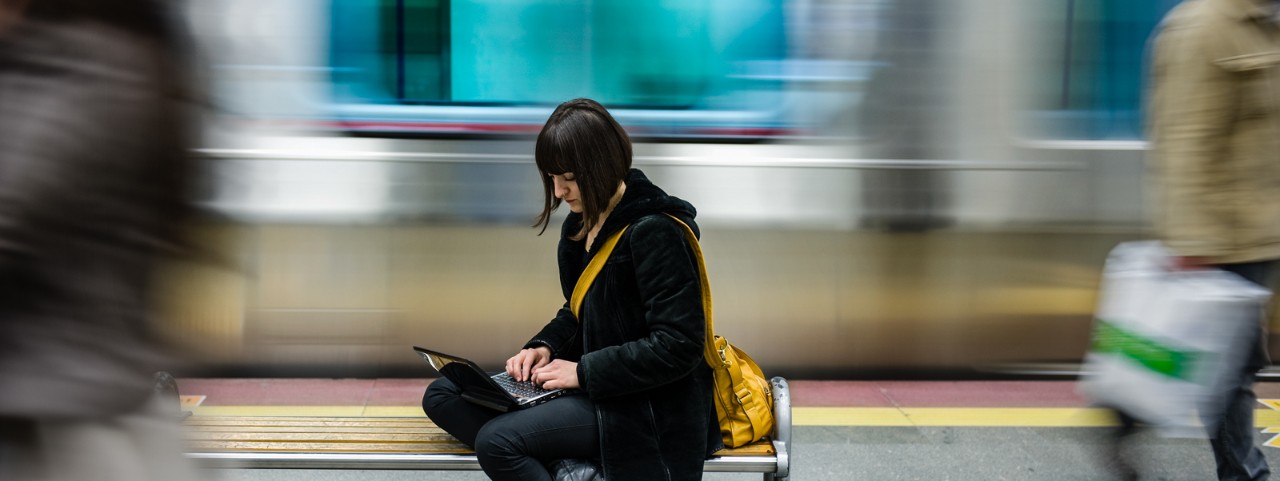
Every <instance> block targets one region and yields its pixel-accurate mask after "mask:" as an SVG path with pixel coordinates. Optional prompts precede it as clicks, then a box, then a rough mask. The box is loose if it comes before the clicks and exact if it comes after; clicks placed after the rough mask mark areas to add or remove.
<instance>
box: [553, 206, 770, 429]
mask: <svg viewBox="0 0 1280 481" xmlns="http://www.w3.org/2000/svg"><path fill="white" fill-rule="evenodd" d="M667 216H668V217H671V218H672V219H674V220H675V221H676V222H678V223H680V226H681V227H684V232H685V237H686V238H687V239H688V240H689V245H690V246H692V247H693V253H694V256H696V257H697V259H698V274H699V277H700V278H701V280H702V310H703V312H704V314H705V315H706V319H707V339H706V342H705V343H704V344H705V346H706V350H705V351H704V353H703V357H704V358H705V359H706V361H707V365H708V366H711V370H712V372H713V373H714V374H715V384H716V385H715V403H716V415H717V417H719V420H720V435H721V437H722V438H723V439H724V445H725V447H728V448H736V447H741V446H744V445H747V444H751V443H752V442H755V441H757V440H759V439H761V438H763V437H765V436H767V435H769V433H771V432H773V394H772V393H771V392H770V389H769V380H768V379H767V378H765V377H764V372H763V371H761V370H760V366H759V365H757V364H756V362H755V361H754V360H752V359H751V356H748V355H747V353H745V352H743V351H742V350H741V349H738V348H737V347H736V346H733V345H731V344H729V341H728V340H726V339H725V338H723V337H720V336H717V335H715V330H714V329H713V325H712V322H711V281H710V279H709V278H708V277H707V266H706V264H704V263H703V260H702V247H701V246H700V245H699V244H698V238H697V236H695V235H694V234H693V229H690V228H689V226H688V225H686V224H685V223H684V222H683V221H681V220H680V219H677V218H676V217H675V216H672V215H670V214H667ZM628 227H630V226H627V227H623V228H622V229H620V230H618V232H616V233H614V234H613V235H612V236H609V238H608V239H605V241H604V244H602V245H601V246H600V250H599V251H598V252H597V253H596V255H595V257H593V258H592V259H591V262H589V263H587V267H586V269H585V270H583V271H582V275H581V276H579V277H578V283H577V284H576V285H574V287H573V297H572V298H571V299H570V301H569V307H570V309H571V310H572V311H573V315H574V316H575V317H576V316H577V315H578V311H579V309H580V308H581V307H582V299H583V297H585V296H586V294H587V290H588V289H590V288H591V283H592V282H594V281H595V278H596V275H597V274H599V273H600V269H601V268H603V267H604V263H605V261H606V260H608V259H609V254H610V253H612V252H613V248H614V246H615V245H617V244H618V239H620V238H622V233H623V232H626V231H627V228H628Z"/></svg>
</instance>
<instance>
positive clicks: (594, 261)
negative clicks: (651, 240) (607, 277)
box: [569, 225, 631, 322]
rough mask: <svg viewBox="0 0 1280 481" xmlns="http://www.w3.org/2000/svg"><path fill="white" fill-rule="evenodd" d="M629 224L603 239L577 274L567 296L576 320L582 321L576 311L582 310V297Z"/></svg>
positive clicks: (585, 294)
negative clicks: (598, 248) (571, 292)
mask: <svg viewBox="0 0 1280 481" xmlns="http://www.w3.org/2000/svg"><path fill="white" fill-rule="evenodd" d="M628 227H631V226H630V225H626V226H623V227H622V228H621V229H618V232H615V233H613V235H611V236H609V238H608V239H605V240H604V244H601V245H600V250H598V251H596V255H595V257H592V258H591V262H588V263H587V268H586V269H583V270H582V274H581V275H579V276H578V283H577V284H574V285H573V296H571V297H570V298H569V310H570V311H573V317H575V318H578V322H582V319H581V318H579V314H578V312H579V311H581V310H582V299H583V298H585V297H586V296H587V290H588V289H591V283H592V282H595V280H596V275H597V274H600V269H603V268H604V263H605V262H606V261H608V260H609V254H612V253H613V248H614V246H617V245H618V239H621V238H622V233H623V232H626V231H627V228H628Z"/></svg>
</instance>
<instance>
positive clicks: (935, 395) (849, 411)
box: [178, 379, 1280, 481]
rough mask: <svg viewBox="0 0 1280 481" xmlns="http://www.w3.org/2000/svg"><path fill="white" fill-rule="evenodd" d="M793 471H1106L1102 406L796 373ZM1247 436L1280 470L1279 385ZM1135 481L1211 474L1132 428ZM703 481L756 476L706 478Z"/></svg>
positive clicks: (232, 386) (1028, 391) (1191, 457)
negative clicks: (805, 376) (815, 377)
mask: <svg viewBox="0 0 1280 481" xmlns="http://www.w3.org/2000/svg"><path fill="white" fill-rule="evenodd" d="M430 381H431V380H430V379H180V380H179V381H178V383H179V389H180V392H181V394H182V397H183V403H184V404H185V405H186V406H187V407H186V409H188V410H191V411H193V412H194V415H197V416H200V415H260V416H419V415H422V411H421V407H420V402H421V397H422V393H423V391H424V390H425V389H426V386H427V384H428V383H429V382H430ZM790 386H791V396H792V406H793V413H792V416H793V421H794V422H793V426H794V432H793V438H794V439H793V441H794V442H793V448H792V455H793V459H792V471H791V472H792V476H791V479H793V480H798V481H801V480H803V481H809V480H832V481H839V480H872V481H891V480H955V481H968V480H973V481H978V480H983V481H986V480H1046V481H1047V480H1055V481H1058V480H1107V479H1115V478H1113V477H1112V476H1111V474H1110V472H1109V470H1107V469H1106V467H1105V466H1104V465H1103V464H1102V462H1101V461H1100V460H1101V459H1102V458H1103V456H1104V455H1105V454H1106V453H1108V452H1109V450H1110V449H1111V448H1110V444H1109V442H1108V433H1109V432H1110V431H1111V430H1112V429H1114V426H1113V424H1114V422H1113V419H1112V418H1111V416H1110V415H1109V413H1107V412H1106V411H1103V410H1099V409H1095V408H1091V407H1089V406H1088V403H1087V401H1086V400H1085V399H1084V398H1082V397H1081V396H1080V395H1079V394H1078V393H1077V392H1076V383H1075V382H1072V381H812V380H791V381H790ZM1255 390H1256V391H1257V393H1258V398H1259V403H1258V405H1257V411H1256V417H1255V421H1256V422H1255V424H1256V425H1257V432H1256V436H1257V439H1258V442H1259V444H1260V445H1262V449H1263V452H1264V453H1265V454H1266V456H1267V459H1268V461H1269V462H1270V464H1271V466H1272V470H1273V471H1276V472H1277V473H1280V382H1260V383H1258V384H1257V385H1256V387H1255ZM1131 446H1132V450H1133V452H1132V453H1131V454H1132V459H1133V462H1134V464H1135V465H1137V466H1138V467H1139V469H1140V470H1141V471H1142V473H1143V477H1142V478H1141V479H1144V480H1169V481H1173V480H1208V479H1215V478H1216V476H1215V475H1214V461H1213V454H1212V453H1211V452H1210V450H1209V445H1208V442H1207V441H1205V440H1203V439H1186V438H1167V437H1162V436H1160V435H1159V434H1157V433H1154V432H1149V431H1148V432H1143V433H1141V434H1139V435H1138V436H1136V439H1135V440H1134V442H1133V444H1132V445H1131ZM210 474H211V476H210V477H211V478H212V479H213V480H216V481H248V480H256V481H293V480H315V481H340V480H341V481H346V480H363V481H393V480H394V481H401V480H405V481H407V480H424V479H433V480H434V479H438V480H483V479H486V478H485V477H484V475H483V474H482V473H480V472H411V471H335V470H259V469H246V470H230V469H213V470H210ZM704 479H708V480H714V481H721V480H723V481H728V480H738V479H744V480H745V479H759V478H758V475H750V474H722V473H715V474H707V475H706V477H705V478H704Z"/></svg>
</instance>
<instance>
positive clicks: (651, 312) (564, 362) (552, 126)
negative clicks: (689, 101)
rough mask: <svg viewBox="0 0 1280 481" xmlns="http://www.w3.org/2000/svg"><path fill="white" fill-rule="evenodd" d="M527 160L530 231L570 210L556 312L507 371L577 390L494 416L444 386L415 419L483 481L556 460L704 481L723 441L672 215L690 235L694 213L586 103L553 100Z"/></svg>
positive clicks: (697, 293)
mask: <svg viewBox="0 0 1280 481" xmlns="http://www.w3.org/2000/svg"><path fill="white" fill-rule="evenodd" d="M534 157H535V160H536V162H537V166H538V170H539V172H540V173H541V174H542V183H543V191H544V194H545V195H544V203H543V209H542V212H541V214H540V215H539V216H538V218H537V222H536V223H535V224H534V227H535V228H536V227H539V226H540V227H541V228H542V232H545V231H546V228H547V226H548V225H549V224H550V222H551V214H552V212H553V211H554V210H555V209H556V208H558V207H559V206H560V204H561V203H566V204H568V205H569V211H570V214H569V215H568V217H567V218H566V219H565V220H564V223H563V225H562V226H561V229H560V232H561V234H560V236H561V237H560V243H559V248H558V259H559V265H560V287H561V290H562V291H563V293H564V296H565V299H566V302H565V304H564V306H563V307H561V308H560V310H559V311H558V312H557V313H556V316H555V318H554V319H552V320H551V321H550V322H549V323H547V325H546V326H545V327H543V328H542V330H541V331H540V332H538V334H537V335H535V336H534V337H533V338H532V339H531V340H530V341H529V342H528V343H526V344H525V345H524V348H523V349H522V350H520V351H519V352H518V353H516V355H515V356H512V357H511V358H510V359H508V360H507V364H506V370H507V372H508V373H509V374H511V376H512V377H514V378H515V379H516V380H517V381H526V380H529V381H532V382H534V383H536V384H539V385H541V386H542V387H544V388H547V389H554V388H569V389H578V390H580V392H578V393H575V394H572V395H567V396H562V397H559V398H556V399H553V400H551V401H548V402H546V403H544V404H540V405H537V406H534V407H531V408H528V409H524V410H517V411H512V412H508V413H500V412H497V411H494V410H490V409H488V408H485V407H481V406H479V405H476V404H472V403H470V402H468V401H466V400H464V399H462V398H461V394H460V391H459V389H458V387H457V386H456V385H454V384H453V383H452V382H449V381H448V380H446V379H443V378H441V379H438V380H436V381H435V382H433V383H432V384H431V386H429V387H428V388H427V392H426V395H425V396H424V397H423V400H422V407H423V410H424V411H425V412H426V414H427V416H428V417H430V418H431V420H432V421H434V422H435V423H436V425H438V426H440V427H441V428H443V429H444V430H445V431H448V432H449V433H450V434H452V435H453V436H454V437H457V438H458V439H459V440H461V441H462V442H464V443H466V444H468V445H470V446H472V447H474V448H475V450H476V456H477V458H478V459H479V462H480V466H481V468H483V469H484V471H485V474H487V475H488V476H489V477H490V478H492V479H497V480H508V479H510V480H543V479H551V473H550V472H549V470H548V468H547V466H548V465H550V464H551V463H553V462H554V461H556V460H560V459H590V460H596V461H598V462H599V463H600V466H601V468H602V469H603V474H604V477H605V478H606V479H608V480H610V481H625V480H643V481H650V480H687V479H695V480H696V479H701V478H702V467H703V461H704V460H705V459H706V458H707V457H708V456H709V455H710V454H711V453H713V452H715V451H716V450H718V449H720V448H721V447H722V442H721V436H720V429H719V424H718V422H717V419H716V411H715V407H714V405H713V399H712V389H713V381H712V373H711V369H710V368H709V367H707V364H706V362H704V360H703V350H704V347H703V343H704V332H705V325H706V322H705V320H704V319H703V310H702V297H701V296H702V294H701V287H700V280H699V277H698V276H699V273H698V265H697V260H696V259H695V257H694V255H693V254H692V251H691V250H690V249H691V248H690V246H689V245H688V242H687V241H686V240H685V234H684V230H683V227H682V226H681V225H680V224H679V223H678V222H677V221H676V220H675V219H672V218H671V217H670V216H674V217H676V218H678V219H680V221H683V222H684V223H685V224H687V225H689V226H690V227H691V228H693V229H694V231H695V232H697V229H698V227H697V224H695V223H694V221H693V218H694V215H695V210H694V208H693V206H692V205H691V204H689V203H688V202H686V201H684V200H681V199H678V198H676V197H673V196H669V195H667V194H666V192H663V190H662V189H660V188H658V186H656V185H654V184H653V183H651V182H650V181H649V179H648V178H646V177H645V175H644V173H642V172H640V171H639V170H636V169H632V168H631V141H630V138H629V137H628V136H627V133H626V132H625V131H624V130H623V129H622V126H620V125H619V124H618V122H617V121H615V120H614V119H613V117H612V116H611V115H610V114H609V112H608V111H606V110H605V108H604V107H603V106H601V105H600V104H599V103H596V102H595V101H592V100H588V99H575V100H570V101H568V102H565V103H563V104H560V106H559V107H557V108H556V109H555V111H554V112H552V114H551V117H550V118H549V119H548V120H547V123H546V125H545V126H544V127H543V128H542V132H541V133H539V134H538V140H537V145H536V147H535V151H534ZM628 226H629V227H628ZM623 229H625V231H622V230H623ZM619 231H622V235H621V237H620V238H619V239H618V241H617V244H616V248H614V250H613V252H612V254H609V257H608V262H607V263H606V264H605V265H604V267H603V269H602V270H601V271H600V272H599V274H598V276H597V277H596V278H595V281H594V283H592V287H591V289H590V290H589V291H587V293H586V295H585V298H584V299H583V301H582V304H581V307H580V310H579V312H581V313H582V315H581V318H578V317H577V316H575V315H574V314H573V309H571V307H570V303H569V302H568V300H569V299H570V297H571V295H572V293H573V292H574V286H575V284H576V283H577V282H578V277H579V276H580V275H581V274H582V272H583V270H584V269H585V267H586V265H587V263H588V261H589V260H590V259H591V258H592V257H593V256H594V255H595V254H596V253H597V252H598V250H599V248H600V246H601V245H603V244H604V243H605V240H606V239H609V238H610V237H611V236H613V235H614V234H615V233H618V232H619Z"/></svg>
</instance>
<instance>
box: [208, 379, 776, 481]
mask: <svg viewBox="0 0 1280 481" xmlns="http://www.w3.org/2000/svg"><path fill="white" fill-rule="evenodd" d="M770 383H771V384H772V386H773V414H774V428H773V430H774V432H773V436H771V437H770V441H771V442H772V443H773V448H774V450H775V451H776V454H774V455H773V456H714V457H712V458H710V459H708V460H707V462H706V464H705V465H704V470H705V471H706V472H709V473H763V474H764V480H765V481H786V480H787V479H789V477H790V474H791V390H790V388H789V387H788V386H787V380H786V379H783V378H781V377H775V378H773V379H771V380H770ZM187 456H188V457H189V458H192V459H196V460H199V461H201V462H202V463H203V464H204V465H206V466H209V467H217V468H244V469H369V470H375V469H390V470H419V471H428V470H429V471H478V470H480V463H479V462H478V461H477V460H476V456H475V455H474V454H444V453H440V454H435V453H430V454H427V453H407V454H386V453H318V452H280V453H276V452H252V451H240V452H192V453H187Z"/></svg>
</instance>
